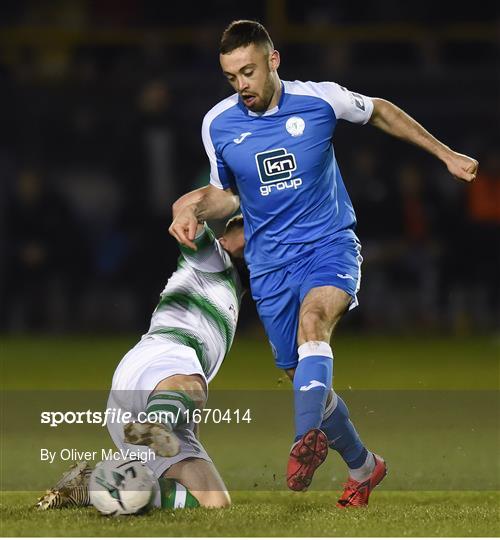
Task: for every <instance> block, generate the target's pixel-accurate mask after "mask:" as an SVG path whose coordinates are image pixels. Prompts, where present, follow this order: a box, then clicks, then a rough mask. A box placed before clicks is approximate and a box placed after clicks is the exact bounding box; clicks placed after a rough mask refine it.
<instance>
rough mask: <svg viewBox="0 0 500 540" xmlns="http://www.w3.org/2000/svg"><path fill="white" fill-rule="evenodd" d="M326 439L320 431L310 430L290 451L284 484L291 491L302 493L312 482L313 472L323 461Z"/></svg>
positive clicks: (326, 448)
mask: <svg viewBox="0 0 500 540" xmlns="http://www.w3.org/2000/svg"><path fill="white" fill-rule="evenodd" d="M327 454H328V439H327V437H326V435H325V434H324V433H323V432H322V431H321V429H310V430H309V431H308V432H307V433H306V434H305V435H304V436H303V437H302V438H301V439H299V440H298V441H297V442H296V443H295V444H294V445H293V447H292V450H291V451H290V457H289V458H288V466H287V470H286V482H287V485H288V487H289V488H290V489H292V490H293V491H304V490H305V489H307V488H308V487H309V485H310V483H311V481H312V477H313V474H314V471H315V470H316V469H317V468H318V467H319V466H320V465H321V464H322V463H323V461H325V459H326V455H327Z"/></svg>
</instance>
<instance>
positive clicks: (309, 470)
mask: <svg viewBox="0 0 500 540" xmlns="http://www.w3.org/2000/svg"><path fill="white" fill-rule="evenodd" d="M220 64H221V67H222V71H223V73H224V75H225V77H226V78H227V80H228V81H229V83H230V85H231V86H232V87H233V89H234V90H235V92H236V93H235V94H233V95H231V96H230V97H228V98H227V99H224V100H222V101H221V102H220V103H218V104H217V105H215V107H213V108H212V109H211V110H210V111H209V112H208V113H207V114H206V116H205V118H204V121H203V127H202V137H203V143H204V145H205V150H206V152H207V154H208V157H209V160H210V168H211V172H210V184H209V185H208V186H206V187H204V188H201V189H199V190H197V192H193V193H192V194H191V195H192V199H191V201H192V202H191V204H188V205H185V206H184V207H183V208H182V210H181V211H179V212H178V213H177V215H176V217H175V219H174V221H173V223H172V225H171V227H170V233H171V234H172V235H173V236H174V237H175V238H176V239H177V240H178V241H179V242H181V243H183V244H185V245H187V246H189V247H191V248H193V249H195V246H194V244H193V238H194V235H195V231H196V226H197V223H198V222H199V221H203V220H206V219H214V218H223V217H226V216H228V215H230V214H231V213H233V212H234V211H235V210H236V209H237V207H238V205H240V206H241V211H242V213H243V216H244V224H245V225H244V231H245V241H246V246H245V260H246V262H247V265H248V267H249V270H250V279H251V290H252V296H253V298H254V300H255V302H256V305H257V310H258V313H259V316H260V318H261V320H262V323H263V325H264V327H265V330H266V333H267V336H268V338H269V341H270V343H271V347H272V350H273V353H274V356H275V359H276V365H277V366H278V367H279V368H282V369H284V370H285V371H286V373H287V374H288V376H289V377H290V379H291V380H292V381H293V387H294V404H295V441H294V444H293V446H292V449H291V452H290V456H289V460H288V467H287V484H288V487H289V488H290V489H292V490H295V491H302V490H304V489H306V488H307V487H308V486H309V484H310V483H311V480H312V477H313V474H314V471H315V470H316V469H317V467H318V466H319V465H321V463H322V462H323V461H324V460H325V458H326V456H327V452H328V448H329V447H330V448H332V449H334V450H336V451H337V452H339V454H340V455H341V457H342V458H343V460H344V461H345V463H346V464H347V467H348V470H349V478H348V480H347V483H346V484H344V492H343V494H342V495H341V497H340V499H339V501H338V503H337V506H339V507H341V508H344V507H348V506H365V505H367V504H368V498H369V495H370V492H371V491H372V490H373V488H374V487H375V486H376V485H377V484H379V483H380V481H381V480H382V479H383V478H384V476H385V474H386V465H385V462H384V460H383V459H382V458H381V457H380V456H378V455H376V454H374V453H372V452H370V451H369V450H368V449H367V448H365V446H364V444H363V443H362V442H361V440H360V438H359V436H358V434H357V432H356V430H355V428H354V426H353V424H352V423H351V421H350V419H349V411H348V409H347V407H346V405H345V403H344V401H343V400H342V399H341V397H340V396H338V395H337V394H336V393H335V392H334V391H333V389H332V379H333V353H332V349H331V347H330V338H331V336H332V332H333V329H334V328H335V325H336V324H337V322H338V321H339V319H340V317H341V316H342V315H343V314H344V313H345V312H346V311H347V310H349V309H351V308H353V307H355V306H356V305H357V298H356V294H357V292H358V290H359V285H360V277H361V274H360V265H361V261H362V257H361V254H360V248H361V246H360V243H359V241H358V238H357V237H356V234H355V232H354V230H355V225H356V217H355V214H354V209H353V206H352V204H351V201H350V199H349V196H348V194H347V191H346V188H345V186H344V182H343V180H342V176H341V173H340V170H339V167H338V165H337V161H336V159H335V154H334V150H333V144H332V137H333V134H334V131H335V128H336V125H337V122H338V121H339V120H347V121H349V122H353V123H356V124H366V123H368V122H369V123H370V124H372V125H374V126H376V127H378V128H379V129H381V130H383V131H385V132H387V133H389V134H391V135H393V136H395V137H399V138H401V139H403V140H406V141H408V142H411V143H413V144H416V145H417V146H420V147H421V148H423V149H424V150H426V151H427V152H429V153H431V154H433V155H434V156H436V157H437V158H438V159H440V160H441V161H442V162H443V163H444V164H445V165H446V167H447V168H448V171H449V172H450V173H451V174H452V175H453V176H454V177H455V178H457V179H460V180H464V181H467V182H470V181H472V180H474V179H475V177H476V173H477V168H478V163H477V161H476V160H474V159H472V158H470V157H468V156H465V155H463V154H459V153H457V152H454V151H453V150H451V149H450V148H449V147H447V146H445V145H444V144H443V143H441V142H440V141H438V140H437V139H435V138H434V137H433V136H432V135H431V134H430V133H429V132H427V131H426V130H425V129H424V128H423V127H422V126H421V125H420V124H418V123H417V122H416V121H415V120H413V119H412V118H411V117H409V116H408V115H407V114H406V113H404V112H403V111H402V110H401V109H399V108H398V107H396V106H395V105H393V104H392V103H390V102H388V101H386V100H383V99H379V98H370V97H367V96H363V95H361V94H358V93H355V92H350V91H349V90H347V89H346V88H344V87H342V86H340V85H338V84H336V83H334V82H320V83H316V82H300V81H294V82H289V81H281V80H280V78H279V76H278V71H277V70H278V67H279V64H280V55H279V53H278V51H276V50H275V49H274V45H273V43H272V41H271V39H270V37H269V34H268V33H267V31H266V29H265V28H264V27H263V26H262V25H261V24H259V23H258V22H255V21H234V22H232V23H231V24H230V25H229V26H228V27H227V28H226V30H225V31H224V33H223V35H222V39H221V44H220Z"/></svg>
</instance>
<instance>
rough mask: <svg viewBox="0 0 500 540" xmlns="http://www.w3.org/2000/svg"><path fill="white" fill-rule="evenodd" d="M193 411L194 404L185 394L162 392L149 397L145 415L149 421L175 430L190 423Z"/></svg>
mask: <svg viewBox="0 0 500 540" xmlns="http://www.w3.org/2000/svg"><path fill="white" fill-rule="evenodd" d="M195 409H196V405H195V402H194V401H193V399H191V397H190V396H189V395H188V394H187V393H186V392H182V391H173V390H162V391H161V392H158V393H156V394H151V395H150V396H149V399H148V403H147V407H146V414H147V417H148V420H149V421H152V422H158V423H161V424H165V425H166V426H167V427H169V428H170V429H171V430H175V429H176V428H177V427H178V426H180V425H182V424H186V423H189V422H190V420H191V417H192V413H193V411H194V410H195Z"/></svg>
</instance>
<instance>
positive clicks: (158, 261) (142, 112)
mask: <svg viewBox="0 0 500 540" xmlns="http://www.w3.org/2000/svg"><path fill="white" fill-rule="evenodd" d="M480 5H481V9H471V8H470V5H468V4H463V5H461V4H456V5H455V6H454V7H453V10H452V11H450V10H449V9H448V8H447V7H446V6H445V4H444V3H443V4H442V5H441V3H439V2H432V3H431V2H417V3H415V2H412V3H402V2H397V1H395V0H385V1H377V2H374V1H366V2H361V3H359V2H325V1H323V2H320V1H317V0H310V1H308V2H303V1H300V2H299V1H297V0H255V1H254V2H252V3H251V4H249V5H247V6H243V5H241V6H238V7H236V5H235V3H234V1H225V0H220V1H215V2H206V3H202V4H196V7H195V6H194V5H193V4H192V3H178V2H177V3H175V5H174V4H172V3H171V2H164V1H161V0H149V1H140V0H120V1H116V0H100V1H98V2H96V1H90V0H59V1H51V2H39V1H36V0H31V1H30V0H19V1H16V2H9V1H6V2H2V3H1V5H0V13H1V15H0V66H1V67H0V92H1V94H2V99H1V102H2V108H3V112H2V130H1V139H0V171H1V178H2V180H1V187H0V189H1V191H0V220H1V221H0V223H1V226H0V295H1V297H0V306H1V307H0V310H1V311H0V329H1V331H2V332H3V333H4V334H5V333H7V334H24V333H26V332H37V333H49V334H52V335H54V334H56V335H60V334H75V333H78V332H91V333H92V332H103V333H116V332H127V333H136V334H137V333H139V332H142V331H143V330H144V329H145V328H146V326H147V321H148V319H149V316H150V313H151V310H152V307H153V306H154V305H155V303H156V300H157V296H158V293H159V292H160V290H161V288H162V287H163V284H164V282H165V278H166V276H168V275H169V273H170V272H171V271H172V270H173V269H174V268H175V265H176V259H177V247H176V245H175V242H174V241H173V239H172V238H170V237H169V235H168V233H167V228H168V225H169V223H170V220H171V214H170V205H171V203H172V202H173V201H174V200H175V199H176V198H177V197H178V196H179V195H181V194H182V193H184V192H186V191H188V190H190V189H192V188H194V187H198V186H201V185H204V184H206V183H207V181H208V168H207V159H206V157H205V154H204V151H203V147H202V144H201V137H200V126H201V120H202V117H203V115H204V113H205V112H206V111H207V110H208V109H209V108H210V107H211V106H212V105H213V104H215V103H216V102H217V101H218V100H220V99H222V98H223V97H225V96H226V95H229V93H230V88H229V86H228V85H227V83H226V82H225V80H224V78H223V77H222V76H221V74H220V70H219V66H218V53H217V45H218V40H219V36H220V33H221V31H222V30H223V28H224V27H225V26H226V25H227V24H228V23H229V22H230V21H231V20H232V19H234V18H256V19H258V20H260V21H261V22H263V23H264V24H265V25H266V26H267V27H268V29H269V31H270V33H271V35H272V37H273V38H274V41H275V45H276V47H277V48H278V50H280V52H281V54H282V67H281V69H280V75H281V77H282V78H284V79H305V80H308V79H312V80H334V81H337V82H339V83H341V84H343V85H345V86H347V87H348V88H351V89H353V90H356V91H359V92H361V93H364V94H367V95H373V96H379V97H383V98H386V99H389V100H392V101H394V102H395V103H396V104H398V105H400V106H401V107H402V108H403V109H405V110H406V111H408V112H409V113H410V114H411V115H413V116H414V117H415V118H417V119H418V120H419V121H420V122H422V123H423V124H424V126H426V127H427V128H428V129H429V130H430V131H431V132H432V133H434V134H435V135H436V136H437V137H439V138H441V139H442V140H443V141H445V142H446V143H447V144H449V145H450V146H452V147H453V148H455V149H456V150H458V151H461V152H464V153H466V154H469V155H472V156H474V157H476V158H477V159H479V161H480V165H481V166H480V175H479V178H478V180H477V182H476V183H475V184H474V185H472V186H466V185H463V184H459V183H457V182H455V181H453V179H452V178H451V177H450V176H449V175H448V173H447V171H446V170H445V168H444V166H442V165H441V164H440V163H439V162H437V161H436V160H434V159H433V158H431V157H429V156H427V155H425V154H424V153H423V152H421V151H420V150H418V149H416V148H413V147H410V146H409V145H407V144H403V143H401V142H399V141H396V140H393V139H391V138H389V137H387V136H385V135H383V134H380V133H378V132H376V130H374V129H373V128H371V127H364V128H359V127H356V126H351V125H348V124H344V125H342V126H340V127H339V129H338V130H337V133H336V152H337V159H338V161H339V164H340V167H341V169H342V171H343V174H344V178H345V179H346V183H347V186H348V189H349V192H350V194H351V197H352V199H353V202H354V206H355V208H356V210H357V214H358V221H359V226H358V232H359V236H360V238H361V240H362V243H363V246H364V257H365V264H364V268H363V270H364V274H363V275H364V281H363V286H362V291H361V297H360V298H361V302H362V307H361V309H358V310H356V311H357V312H356V313H353V314H352V315H350V316H349V317H348V319H347V321H346V322H345V323H344V324H345V327H347V328H350V329H352V330H355V331H356V332H367V333H368V332H370V333H373V332H375V333H380V332H391V333H395V332H398V333H407V332H412V333H413V332H418V331H423V332H428V331H431V332H437V333H444V334H453V335H456V334H465V335H467V334H471V333H477V332H481V333H483V332H490V331H492V330H494V329H497V328H498V322H499V313H500V301H499V296H500V295H499V286H498V276H499V275H500V264H499V258H500V236H499V228H500V154H499V138H498V126H499V125H500V108H499V102H498V97H499V73H500V70H499V62H498V58H499V57H498V52H499V50H498V49H499V28H500V26H499V18H498V6H497V7H495V6H494V3H493V2H492V3H489V2H481V3H480ZM431 7H432V9H431ZM246 302H247V305H246V306H245V309H244V311H243V314H242V327H243V328H244V329H252V328H256V327H258V324H259V323H258V320H257V317H256V314H255V311H254V309H253V307H252V305H251V302H250V300H249V299H248V298H247V300H246Z"/></svg>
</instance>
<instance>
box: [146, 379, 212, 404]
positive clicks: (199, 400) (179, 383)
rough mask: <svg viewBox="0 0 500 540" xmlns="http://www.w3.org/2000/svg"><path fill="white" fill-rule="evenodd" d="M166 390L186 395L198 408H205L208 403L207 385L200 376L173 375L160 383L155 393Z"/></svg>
mask: <svg viewBox="0 0 500 540" xmlns="http://www.w3.org/2000/svg"><path fill="white" fill-rule="evenodd" d="M165 390H172V391H174V392H184V393H186V394H187V395H188V396H189V397H190V398H191V399H192V400H193V402H194V404H195V406H196V407H197V408H203V407H204V406H205V403H206V401H207V392H206V384H205V381H204V380H203V379H202V378H201V377H200V376H199V375H173V376H172V377H168V378H167V379H163V380H162V381H160V382H159V383H158V384H157V385H156V388H155V389H154V390H153V393H158V392H162V391H165Z"/></svg>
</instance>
